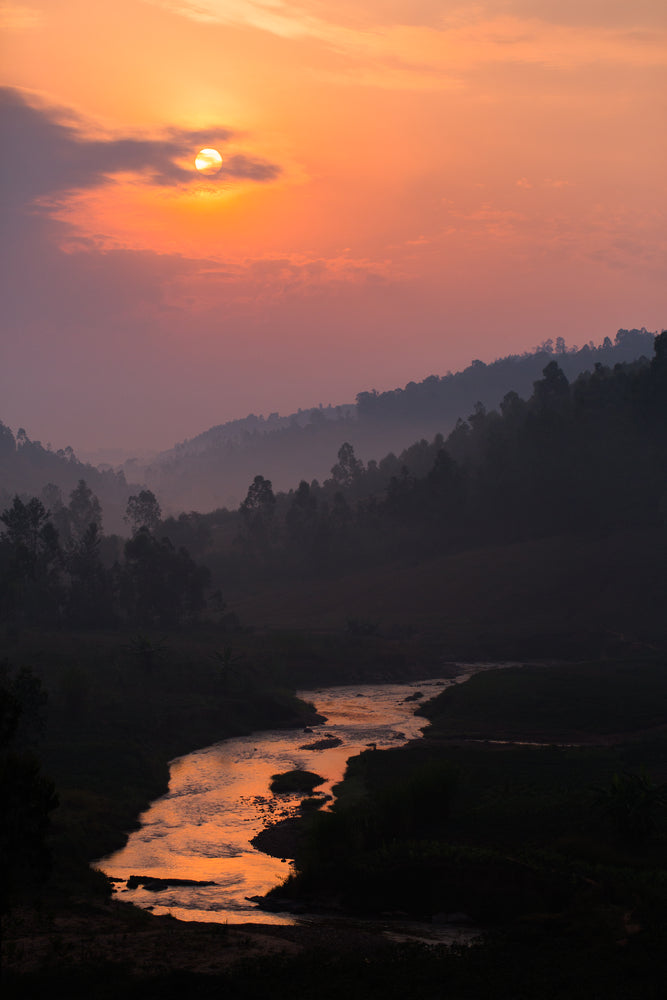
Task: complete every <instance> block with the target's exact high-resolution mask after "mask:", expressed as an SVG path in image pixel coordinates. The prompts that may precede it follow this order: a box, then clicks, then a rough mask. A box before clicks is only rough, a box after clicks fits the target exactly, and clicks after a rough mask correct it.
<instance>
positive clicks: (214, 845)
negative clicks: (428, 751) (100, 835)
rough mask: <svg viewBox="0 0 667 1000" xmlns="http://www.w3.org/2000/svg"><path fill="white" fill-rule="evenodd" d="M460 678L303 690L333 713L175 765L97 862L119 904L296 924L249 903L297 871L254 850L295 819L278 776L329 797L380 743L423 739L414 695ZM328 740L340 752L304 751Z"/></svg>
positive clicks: (197, 916) (185, 915) (294, 803)
mask: <svg viewBox="0 0 667 1000" xmlns="http://www.w3.org/2000/svg"><path fill="white" fill-rule="evenodd" d="M467 676H469V674H465V675H461V676H460V677H459V678H457V679H456V681H450V680H432V681H421V682H419V683H410V684H365V685H354V686H350V687H335V688H321V689H316V690H313V691H300V692H299V697H301V698H303V699H304V700H306V701H310V702H313V703H314V704H315V706H316V708H317V711H318V712H319V713H321V714H322V715H324V716H326V718H327V721H326V723H324V724H323V725H320V726H317V727H313V731H312V732H311V733H309V732H305V731H304V730H284V729H280V730H263V731H261V732H258V733H254V734H251V735H250V736H242V737H239V738H235V739H231V740H224V741H223V742H221V743H216V744H214V745H213V746H209V747H205V748H204V749H202V750H197V751H195V752H194V753H190V754H187V755H186V756H184V757H179V758H177V759H176V760H174V761H172V762H171V765H170V780H169V790H168V792H167V794H166V795H164V796H162V797H161V798H160V799H158V800H157V801H155V802H153V803H152V805H151V806H150V807H149V808H148V809H147V810H146V812H145V813H143V814H142V815H141V817H140V823H141V827H140V829H138V830H137V831H135V832H134V833H132V834H130V836H129V839H128V842H127V844H126V846H125V847H124V848H123V849H122V850H120V851H117V852H116V853H115V854H112V855H110V856H109V857H107V858H104V859H102V860H101V861H99V862H97V867H99V868H101V869H102V871H104V872H105V873H106V874H107V875H109V876H111V877H112V878H115V879H119V880H122V881H120V882H118V883H117V891H118V893H119V894H120V898H121V899H124V900H127V901H130V902H132V903H135V904H136V905H138V906H141V907H150V908H152V909H153V911H154V912H155V913H171V914H172V915H173V916H174V917H177V918H178V919H180V920H207V921H219V922H225V921H228V922H230V923H241V922H253V923H283V924H291V923H295V922H296V921H295V918H294V917H292V916H291V915H289V914H280V913H268V912H266V911H263V910H260V909H259V908H258V907H257V906H256V905H255V904H254V903H251V902H249V901H248V899H247V898H246V897H248V896H255V895H263V894H264V893H266V892H267V891H268V890H269V889H271V888H273V887H274V886H276V885H278V884H279V883H280V882H282V881H283V880H284V879H285V878H286V877H287V875H288V874H289V872H290V867H291V866H290V864H289V863H288V862H283V861H281V860H280V859H277V858H272V857H269V856H268V855H266V854H263V853H262V852H260V851H257V850H256V849H255V848H254V847H252V845H251V844H250V840H251V839H252V838H253V837H254V836H255V835H256V834H257V833H259V831H260V830H262V829H263V828H264V827H265V826H266V825H267V823H268V822H270V821H274V820H276V819H282V818H283V817H285V816H288V815H293V814H294V813H295V811H296V809H297V807H298V804H299V802H300V800H301V798H302V796H301V795H298V796H292V795H291V796H286V795H273V794H272V793H271V792H270V790H269V784H270V781H271V776H272V775H273V774H276V773H279V772H281V771H289V770H292V769H293V768H302V769H305V770H309V771H315V772H316V773H317V774H319V775H321V776H322V777H324V778H326V779H327V780H326V783H325V784H324V785H321V786H319V788H318V791H322V792H324V793H330V792H331V786H332V785H333V784H335V783H336V782H338V781H340V780H341V778H342V776H343V773H344V771H345V764H346V762H347V760H348V758H349V757H352V756H354V755H355V754H358V753H360V752H361V751H362V750H365V749H367V748H368V746H369V745H372V744H375V745H376V746H377V747H378V748H381V747H388V746H400V745H401V744H402V743H405V742H407V740H410V739H414V738H416V737H418V736H420V735H421V729H422V728H423V727H424V726H425V725H426V720H425V719H423V718H419V717H416V716H415V715H414V709H415V701H414V700H412V701H406V698H409V697H410V696H411V695H413V694H415V693H416V692H423V693H424V696H425V697H426V698H431V697H433V696H434V695H435V694H437V693H438V691H440V690H442V688H444V687H446V686H448V685H449V684H452V683H456V682H457V681H461V680H464V679H466V677H467ZM327 735H330V736H332V737H335V738H337V739H340V740H341V745H340V746H337V747H334V748H329V749H325V750H306V749H303V747H304V744H308V743H312V742H314V741H316V740H320V739H322V738H324V737H325V736H327ZM131 875H148V876H152V877H156V878H161V879H169V878H178V879H190V880H196V881H209V882H214V883H215V885H210V886H199V885H198V886H169V887H168V888H167V889H164V890H162V891H160V892H153V891H150V890H147V889H145V888H143V887H140V888H137V889H132V890H128V889H127V888H126V887H125V882H126V880H127V879H128V878H129V877H130V876H131Z"/></svg>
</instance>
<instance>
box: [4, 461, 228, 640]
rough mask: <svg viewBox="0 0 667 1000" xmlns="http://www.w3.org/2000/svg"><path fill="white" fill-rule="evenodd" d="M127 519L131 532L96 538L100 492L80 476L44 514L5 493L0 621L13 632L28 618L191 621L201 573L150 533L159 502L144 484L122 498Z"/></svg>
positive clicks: (202, 600)
mask: <svg viewBox="0 0 667 1000" xmlns="http://www.w3.org/2000/svg"><path fill="white" fill-rule="evenodd" d="M133 501H134V503H133ZM127 517H128V519H129V520H131V521H132V523H133V525H134V531H133V534H132V537H131V538H130V539H128V540H127V541H126V542H125V543H124V544H123V543H122V540H121V539H120V538H118V537H117V536H111V537H106V538H105V537H104V536H103V535H102V521H101V508H100V503H99V500H98V498H97V497H96V496H95V495H94V493H93V492H92V490H91V489H90V487H89V486H88V485H87V483H86V482H85V480H80V481H79V483H78V485H77V486H76V488H75V489H74V490H72V493H71V495H70V500H69V504H68V506H67V507H65V506H64V505H61V506H60V507H57V508H55V510H54V511H53V512H52V511H51V510H48V509H47V508H46V507H45V506H44V504H43V503H42V501H41V500H40V499H39V498H37V497H32V498H31V499H30V500H28V501H26V502H24V501H23V500H22V499H21V498H20V497H19V496H14V499H13V501H12V503H11V505H10V506H9V507H8V508H6V509H5V510H4V511H3V512H2V513H1V514H0V523H1V524H2V528H3V530H2V532H1V533H0V622H3V623H4V624H5V625H6V626H7V628H8V630H9V631H10V632H14V633H16V632H18V631H19V630H20V629H21V628H23V627H24V626H33V625H39V626H44V627H48V628H54V627H58V628H59V627H68V628H75V629H76V628H100V627H102V628H108V627H118V626H124V625H126V626H131V627H136V626H141V627H155V626H157V627H161V628H170V627H173V626H178V625H182V624H185V623H189V622H192V621H194V620H195V619H196V618H197V616H198V615H199V613H200V612H201V611H202V610H203V609H204V607H205V606H206V592H207V590H208V586H209V577H210V574H209V571H208V570H207V569H206V568H205V567H201V566H198V565H197V564H196V563H195V562H194V560H193V559H192V557H191V556H190V555H189V553H188V552H187V551H186V550H185V549H184V548H183V547H177V546H175V545H173V544H172V542H171V541H170V540H169V539H168V538H167V537H161V538H158V537H156V535H155V534H153V532H152V530H151V527H153V528H156V527H157V526H158V518H159V506H158V505H157V501H156V499H155V497H154V496H153V494H151V493H150V491H142V493H141V494H140V495H139V497H138V498H137V497H131V498H130V500H129V501H128V505H127ZM58 526H59V527H58ZM59 528H60V530H59ZM111 559H113V561H111Z"/></svg>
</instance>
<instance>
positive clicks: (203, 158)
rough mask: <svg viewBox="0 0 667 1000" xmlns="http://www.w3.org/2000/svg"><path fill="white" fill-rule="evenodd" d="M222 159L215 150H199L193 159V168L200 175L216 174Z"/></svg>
mask: <svg viewBox="0 0 667 1000" xmlns="http://www.w3.org/2000/svg"><path fill="white" fill-rule="evenodd" d="M221 166H222V157H221V156H220V153H219V152H218V151H217V149H200V150H199V152H198V153H197V155H196V157H195V167H196V168H197V170H198V171H199V173H200V174H217V172H218V170H219V169H220V167H221Z"/></svg>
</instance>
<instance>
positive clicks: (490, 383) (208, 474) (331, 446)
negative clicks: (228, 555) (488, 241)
mask: <svg viewBox="0 0 667 1000" xmlns="http://www.w3.org/2000/svg"><path fill="white" fill-rule="evenodd" d="M654 336H655V335H654V334H653V333H650V332H647V331H646V330H645V329H643V328H642V329H641V330H636V329H635V330H619V331H618V333H617V334H616V337H615V340H614V342H613V343H612V341H611V339H610V338H609V337H606V338H605V339H604V342H603V343H602V344H601V345H599V346H597V347H596V346H595V345H593V344H592V343H591V344H588V345H586V346H585V347H582V348H576V347H574V348H567V347H566V344H565V341H564V340H563V338H558V340H557V341H556V343H555V344H554V343H553V341H550V340H549V341H546V342H545V343H544V344H542V345H541V346H540V347H539V348H537V349H536V350H535V351H533V352H531V353H525V354H521V355H510V356H508V357H504V358H500V359H498V360H496V361H493V362H492V363H489V364H485V363H484V362H483V361H479V360H476V361H473V362H472V364H471V365H469V366H468V367H467V368H466V369H464V370H463V371H461V372H456V373H451V372H449V373H447V374H446V375H442V376H439V375H430V376H429V377H428V378H425V379H424V380H423V381H422V382H410V383H408V384H407V385H406V386H405V387H404V388H403V389H395V390H393V391H391V392H383V393H377V392H374V391H373V392H361V393H359V395H358V396H357V402H356V404H355V405H344V406H335V407H332V406H329V407H325V408H315V409H311V410H300V411H299V412H298V413H294V414H291V415H290V416H288V417H280V416H279V415H278V414H277V413H273V414H271V415H270V416H269V417H267V418H264V417H261V416H259V417H258V416H255V415H254V414H253V415H250V416H249V417H246V418H245V419H244V420H235V421H232V422H230V423H227V424H222V425H219V426H217V427H212V428H211V429H210V430H208V431H205V432H204V433H202V434H200V435H198V436H197V437H195V438H193V439H192V440H190V441H184V442H182V443H181V444H179V445H176V446H175V447H174V448H173V449H171V450H170V451H167V452H164V453H163V454H161V455H160V456H158V458H157V459H156V460H155V462H153V463H152V464H151V465H149V466H147V467H146V466H142V465H140V464H139V463H138V462H128V463H127V464H126V465H125V473H126V475H127V476H128V478H131V479H132V480H134V481H138V482H142V483H145V484H146V485H148V486H149V487H150V488H151V489H152V490H153V491H154V492H155V493H156V494H157V495H158V496H159V498H160V500H161V502H162V505H163V507H165V508H168V509H171V510H172V511H173V512H178V511H179V510H186V511H187V510H198V511H206V510H212V509H215V508H217V507H223V506H226V507H230V508H235V507H237V506H238V504H239V503H240V501H241V500H242V499H243V497H244V496H245V493H246V490H247V487H248V484H249V483H250V482H251V481H252V479H253V477H254V475H255V474H256V473H257V472H261V473H262V474H263V475H264V476H265V477H266V478H268V479H270V480H271V482H272V484H273V486H274V488H275V489H279V490H286V489H288V488H289V487H290V486H292V485H293V483H294V482H298V481H299V480H306V481H308V482H310V481H311V480H313V479H317V480H319V481H322V480H323V479H325V478H326V477H327V476H328V475H329V473H330V469H331V467H332V465H333V464H334V462H335V457H336V454H337V452H338V449H339V448H340V446H341V444H342V443H343V442H344V441H347V442H349V443H350V444H352V446H353V447H354V449H355V452H356V454H357V455H358V456H359V457H360V458H361V459H362V460H364V461H369V460H371V459H379V458H380V457H382V456H383V455H386V454H387V453H389V452H394V453H395V454H399V453H400V452H401V451H402V450H403V449H405V448H408V447H409V446H410V445H411V444H412V443H413V442H414V441H416V440H419V439H420V438H427V439H431V438H433V437H434V435H435V434H437V433H441V434H444V435H446V434H448V433H449V432H450V431H451V430H452V428H453V427H454V425H455V424H456V421H457V419H458V418H459V417H461V418H464V419H465V418H466V417H467V416H468V415H469V414H470V413H472V412H473V410H474V408H475V406H476V404H477V403H482V404H483V405H484V406H485V407H486V408H487V409H490V408H492V407H497V406H498V405H499V403H500V401H501V400H502V398H503V397H504V396H505V394H506V393H507V392H509V391H515V392H517V393H518V394H519V395H522V396H529V395H530V394H531V392H532V387H533V383H534V382H535V381H536V380H537V379H539V378H540V376H541V373H542V371H543V369H544V367H545V366H546V365H547V364H548V363H549V362H550V361H552V360H556V361H557V362H558V364H559V366H560V368H561V370H562V371H563V372H564V374H565V375H566V376H567V378H568V379H570V380H572V379H574V378H575V377H576V376H577V375H579V374H580V373H581V372H583V371H586V370H589V371H592V370H593V369H594V367H595V365H596V364H601V365H603V366H605V367H607V368H613V367H614V365H616V364H619V363H624V362H628V361H634V360H635V359H637V358H640V357H642V356H643V357H645V358H647V359H648V358H650V357H651V356H652V354H653V340H654Z"/></svg>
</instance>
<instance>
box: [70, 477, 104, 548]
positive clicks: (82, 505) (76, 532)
mask: <svg viewBox="0 0 667 1000" xmlns="http://www.w3.org/2000/svg"><path fill="white" fill-rule="evenodd" d="M68 509H69V519H70V534H71V538H72V541H73V542H74V543H77V542H80V541H81V539H82V538H83V537H84V535H85V534H86V532H87V531H88V529H89V528H90V526H91V524H94V525H95V526H96V527H97V529H98V531H101V529H102V508H101V506H100V501H99V500H98V499H97V497H96V496H95V494H94V493H93V491H92V490H91V489H90V487H89V486H88V484H87V483H86V480H85V479H80V480H79V484H78V486H77V487H76V489H74V490H72V492H71V493H70V498H69V508H68Z"/></svg>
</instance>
